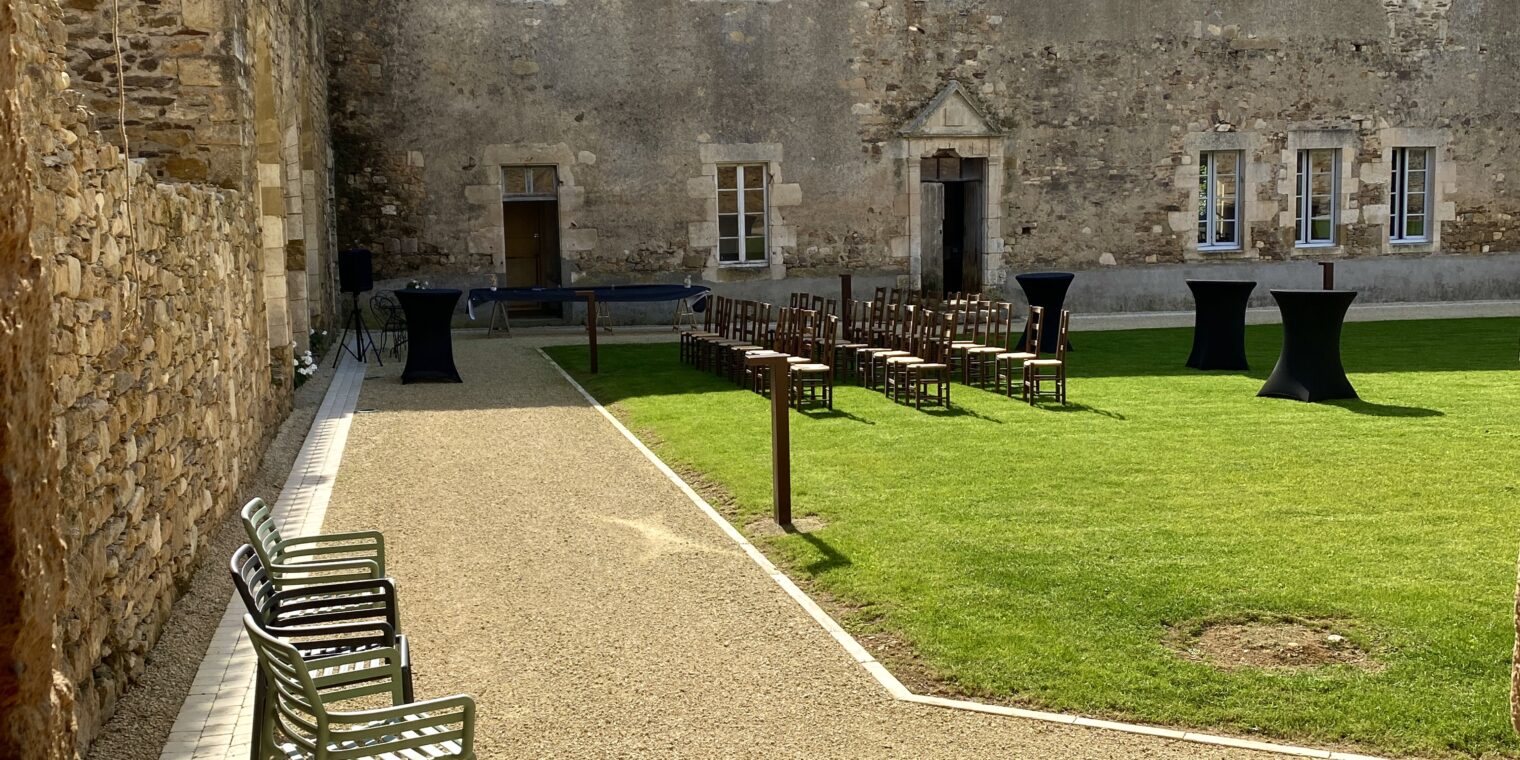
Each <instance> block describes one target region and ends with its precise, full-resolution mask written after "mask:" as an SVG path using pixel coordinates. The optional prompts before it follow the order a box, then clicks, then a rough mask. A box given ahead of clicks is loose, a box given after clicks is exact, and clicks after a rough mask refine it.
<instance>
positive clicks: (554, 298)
mask: <svg viewBox="0 0 1520 760" xmlns="http://www.w3.org/2000/svg"><path fill="white" fill-rule="evenodd" d="M588 290H589V291H591V292H593V293H595V294H596V301H597V308H599V309H605V305H606V304H609V303H617V302H644V303H658V302H661V301H675V302H677V306H676V311H675V321H676V322H679V320H680V319H681V316H682V314H683V307H687V308H688V309H689V312H685V313H691V312H701V311H703V310H705V309H706V308H707V296H708V295H709V294H710V293H711V292H712V289H711V288H706V287H703V286H700V285H588V286H586V287H584V288H472V289H471V290H470V300H469V313H470V319H474V318H475V307H476V306H479V305H483V304H491V324H490V325H489V326H488V327H487V328H486V331H487V332H495V331H496V329H497V328H498V326H500V327H502V328H503V329H505V331H506V333H507V334H508V335H511V334H512V322H511V319H510V317H509V315H508V312H507V304H509V303H554V302H574V301H584V300H586V299H585V297H584V296H582V295H579V294H580V293H583V292H585V291H588ZM607 317H608V315H607V314H606V313H605V311H604V312H603V313H602V321H603V322H604V326H606V327H609V328H610V325H611V321H610V320H609V319H607Z"/></svg>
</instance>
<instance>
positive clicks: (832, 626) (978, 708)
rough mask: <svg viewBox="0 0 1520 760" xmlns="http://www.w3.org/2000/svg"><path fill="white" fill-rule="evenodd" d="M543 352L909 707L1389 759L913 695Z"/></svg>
mask: <svg viewBox="0 0 1520 760" xmlns="http://www.w3.org/2000/svg"><path fill="white" fill-rule="evenodd" d="M537 350H538V353H539V355H540V356H542V357H543V358H544V361H546V362H548V363H549V366H551V367H553V368H554V369H555V371H556V372H558V373H559V374H560V376H561V377H563V378H565V381H566V382H568V383H570V386H571V387H573V388H575V390H576V391H577V392H578V393H580V394H581V397H582V398H584V399H586V402H587V403H589V404H590V405H591V407H592V408H593V409H595V410H596V411H597V412H599V413H600V414H601V415H602V417H604V418H606V420H607V421H608V422H610V423H612V426H613V427H614V428H616V429H617V431H618V432H619V433H621V434H622V435H623V437H624V438H626V439H628V442H629V443H632V444H633V447H634V448H635V449H638V451H639V453H641V454H643V455H644V458H645V459H648V460H649V461H650V462H651V463H652V464H654V466H655V469H658V470H659V471H660V472H661V473H663V474H664V475H665V477H666V478H668V479H669V480H670V482H671V483H674V484H675V486H676V488H678V489H680V491H681V493H683V494H685V495H686V498H688V499H690V500H691V502H692V503H693V504H695V505H696V506H697V508H698V509H700V510H701V511H702V514H704V515H706V516H707V518H708V519H709V520H712V521H713V523H714V524H716V525H717V526H718V529H719V530H721V531H723V533H724V535H727V536H728V537H729V538H730V539H732V540H733V541H734V543H736V544H738V545H739V548H740V549H743V550H744V553H745V554H746V555H748V556H749V558H750V559H751V560H753V561H754V563H755V564H757V565H759V566H760V569H761V570H764V571H765V573H766V575H769V576H770V578H771V580H773V581H775V583H776V585H778V586H780V587H781V589H782V590H783V591H785V592H786V594H787V596H790V597H791V598H792V600H793V601H795V602H797V604H798V605H799V606H801V607H802V609H804V610H806V611H807V613H808V615H810V616H811V617H812V618H813V620H814V621H815V622H817V623H818V625H820V626H822V627H823V629H824V630H825V631H827V632H828V634H829V635H830V636H832V637H833V638H834V640H835V641H837V642H839V645H840V646H841V647H843V648H844V650H845V652H846V653H848V654H849V655H850V657H851V658H853V659H854V660H855V662H856V663H858V664H859V665H860V666H861V667H862V668H865V670H866V672H867V673H870V674H871V677H872V678H875V679H876V682H877V683H879V684H881V686H882V688H884V689H886V690H887V692H888V693H889V694H891V695H892V698H893V699H897V700H899V701H903V702H912V703H915V704H921V705H929V706H932V707H942V708H946V709H951V710H966V711H969V712H979V713H985V714H989V715H1002V716H1007V717H1012V718H1024V719H1026V720H1038V721H1044V722H1047V723H1063V724H1066V725H1072V726H1082V727H1084V728H1096V729H1102V730H1106V731H1119V732H1122V733H1128V734H1139V735H1143V736H1153V737H1160V738H1164V739H1173V740H1176V741H1185V742H1194V743H1197V744H1211V745H1214V746H1220V747H1230V748H1234V749H1245V750H1255V751H1258V752H1271V753H1275V754H1279V755H1289V756H1293V757H1316V758H1323V759H1325V760H1383V758H1378V757H1375V756H1372V755H1359V754H1355V753H1350V752H1336V751H1331V750H1324V749H1313V748H1309V747H1297V746H1293V745H1291V744H1274V743H1271V742H1258V741H1251V740H1250V739H1237V738H1234V737H1229V736H1216V735H1213V734H1204V733H1197V732H1193V731H1181V730H1178V729H1173V728H1162V727H1160V726H1146V725H1141V724H1138V723H1124V722H1120V721H1109V720H1099V719H1096V718H1086V717H1082V716H1078V715H1066V714H1063V713H1053V712H1044V711H1040V710H1027V709H1023V708H1019V707H1005V706H1002V705H989V704H984V703H981V702H972V701H970V700H964V699H947V698H944V697H931V696H925V695H922V694H914V693H913V692H911V691H909V690H908V687H906V686H904V685H903V684H902V682H901V681H899V680H897V677H896V676H894V675H892V673H891V671H889V670H887V668H886V666H885V665H882V664H881V663H880V662H878V661H877V660H876V658H874V657H872V656H871V653H870V652H867V651H866V649H865V647H863V646H861V645H860V642H858V641H856V640H855V637H854V636H851V635H850V634H849V633H847V632H846V631H845V630H844V628H843V627H841V626H840V625H839V623H838V622H837V621H835V620H834V618H832V617H830V616H829V614H828V613H827V612H824V610H823V608H822V607H820V606H818V603H817V602H815V601H813V599H812V597H809V596H808V595H807V594H806V593H805V592H804V591H803V590H802V589H801V588H799V587H798V586H797V584H796V583H794V582H793V581H792V579H791V578H789V577H787V575H786V574H785V573H784V572H782V571H781V570H780V569H779V568H777V567H776V565H775V563H773V562H771V561H770V560H769V559H767V558H766V557H765V555H764V554H762V553H761V552H760V550H759V549H758V548H756V547H755V545H754V544H752V543H750V541H749V539H747V538H745V537H744V535H743V534H742V533H740V532H739V530H738V529H737V528H735V527H734V526H733V525H732V524H731V523H729V521H728V520H726V519H724V517H723V515H721V514H719V513H718V511H717V510H716V509H714V508H713V506H712V505H711V504H709V503H707V500H706V499H704V498H702V496H701V495H700V494H698V493H697V492H696V490H695V489H693V488H692V487H691V484H689V483H687V482H686V481H685V480H684V479H682V478H681V476H680V475H678V474H676V472H675V470H672V469H671V468H670V466H669V465H667V464H665V462H664V460H662V459H660V457H659V455H658V454H655V453H654V451H652V450H650V448H649V447H648V446H645V445H644V442H643V441H640V440H639V438H638V436H636V435H634V434H633V431H631V430H629V429H628V428H627V426H625V425H623V423H622V422H621V421H619V420H618V419H617V417H615V416H613V414H612V413H611V412H609V411H607V408H606V407H604V406H602V404H601V402H600V401H597V400H596V398H595V397H593V396H592V395H591V394H590V392H588V391H587V390H586V389H585V388H584V387H582V386H581V384H580V383H578V382H576V380H575V378H573V377H571V376H570V373H569V372H566V371H565V368H564V367H561V366H560V365H559V363H558V362H556V361H554V359H552V358H550V356H549V354H548V353H547V352H545V351H544V350H543V349H542V348H539V349H537Z"/></svg>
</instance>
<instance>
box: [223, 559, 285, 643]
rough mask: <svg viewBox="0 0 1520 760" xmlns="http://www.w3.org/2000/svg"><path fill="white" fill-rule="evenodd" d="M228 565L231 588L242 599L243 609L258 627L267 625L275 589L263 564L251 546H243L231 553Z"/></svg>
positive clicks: (271, 612) (270, 616) (272, 612)
mask: <svg viewBox="0 0 1520 760" xmlns="http://www.w3.org/2000/svg"><path fill="white" fill-rule="evenodd" d="M229 565H230V566H229V570H230V571H231V573H232V586H233V587H234V588H236V589H237V593H238V596H239V597H241V598H242V600H243V607H244V608H245V609H246V610H247V611H248V614H250V615H252V616H253V617H254V619H255V620H256V621H258V623H259V625H260V626H265V625H268V624H269V621H270V619H271V618H272V617H273V615H274V594H275V587H274V582H273V581H271V580H270V579H269V573H268V572H267V571H266V570H264V563H263V562H261V561H259V555H258V552H255V551H254V550H253V545H251V544H243V545H242V546H240V547H238V549H237V551H235V552H233V553H232V561H231V562H230V563H229Z"/></svg>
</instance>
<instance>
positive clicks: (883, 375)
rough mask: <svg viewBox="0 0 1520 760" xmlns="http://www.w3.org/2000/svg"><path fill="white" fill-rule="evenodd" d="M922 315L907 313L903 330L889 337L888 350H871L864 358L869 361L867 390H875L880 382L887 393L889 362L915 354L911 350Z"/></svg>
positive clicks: (866, 377) (866, 373)
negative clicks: (919, 318) (919, 317)
mask: <svg viewBox="0 0 1520 760" xmlns="http://www.w3.org/2000/svg"><path fill="white" fill-rule="evenodd" d="M922 313H923V312H922V311H909V312H906V313H905V315H904V319H903V320H902V322H901V323H900V324H901V328H900V329H898V330H893V332H892V334H890V335H888V336H887V341H886V346H887V347H886V349H885V350H877V349H875V348H872V349H869V353H868V354H866V356H865V357H864V358H865V359H866V360H867V362H866V366H865V386H866V387H867V388H871V389H875V388H876V383H877V381H878V380H880V381H881V383H882V392H883V393H885V392H887V385H886V379H887V360H888V359H893V358H896V357H899V356H912V355H913V352H912V351H911V350H909V348H910V347H911V346H912V344H913V341H914V338H915V336H914V332H913V331H914V329H915V327H916V326H917V322H916V319H917V317H918V315H919V314H922Z"/></svg>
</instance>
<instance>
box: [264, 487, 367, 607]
mask: <svg viewBox="0 0 1520 760" xmlns="http://www.w3.org/2000/svg"><path fill="white" fill-rule="evenodd" d="M242 518H243V529H244V530H246V531H247V532H248V543H250V544H252V545H253V549H254V551H256V552H258V555H259V560H260V561H261V562H263V563H264V569H265V570H266V571H267V572H268V573H269V579H270V581H272V582H273V583H274V585H275V588H280V589H283V588H287V587H291V586H301V585H309V584H312V583H335V582H339V581H351V580H368V579H375V578H384V577H385V537H384V536H382V535H380V533H379V532H378V531H373V530H368V531H358V532H354V533H327V534H320V535H314V536H297V537H294V538H285V537H284V536H282V535H281V534H280V526H279V525H278V524H277V523H275V520H274V515H273V513H272V512H271V510H270V508H269V505H268V504H265V503H264V500H263V499H254V500H252V501H250V502H248V503H247V504H245V505H244V506H243V511H242Z"/></svg>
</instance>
